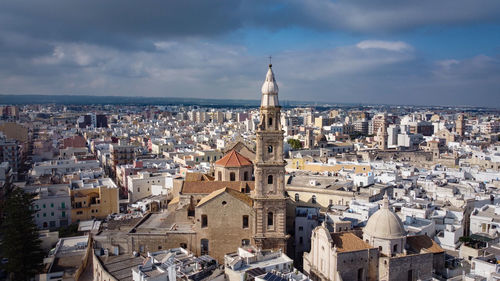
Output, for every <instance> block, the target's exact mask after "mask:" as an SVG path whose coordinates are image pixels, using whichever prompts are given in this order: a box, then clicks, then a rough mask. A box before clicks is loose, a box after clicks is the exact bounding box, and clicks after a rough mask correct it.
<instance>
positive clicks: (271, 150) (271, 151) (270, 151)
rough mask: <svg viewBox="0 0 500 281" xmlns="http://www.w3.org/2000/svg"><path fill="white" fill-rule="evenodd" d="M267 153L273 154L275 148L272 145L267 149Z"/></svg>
mask: <svg viewBox="0 0 500 281" xmlns="http://www.w3.org/2000/svg"><path fill="white" fill-rule="evenodd" d="M267 152H268V153H273V146H272V145H270V146H268V147H267Z"/></svg>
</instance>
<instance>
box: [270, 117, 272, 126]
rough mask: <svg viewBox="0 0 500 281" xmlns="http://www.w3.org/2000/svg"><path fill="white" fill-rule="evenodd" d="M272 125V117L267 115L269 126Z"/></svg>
mask: <svg viewBox="0 0 500 281" xmlns="http://www.w3.org/2000/svg"><path fill="white" fill-rule="evenodd" d="M272 125H273V118H272V117H269V126H272Z"/></svg>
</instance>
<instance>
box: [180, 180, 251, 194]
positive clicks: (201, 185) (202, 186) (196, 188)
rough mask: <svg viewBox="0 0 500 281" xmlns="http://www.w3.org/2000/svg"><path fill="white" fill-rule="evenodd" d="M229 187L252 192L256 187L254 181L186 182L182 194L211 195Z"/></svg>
mask: <svg viewBox="0 0 500 281" xmlns="http://www.w3.org/2000/svg"><path fill="white" fill-rule="evenodd" d="M224 187H228V188H230V189H233V190H236V191H242V190H244V191H245V192H246V191H247V190H249V191H251V190H253V189H254V187H255V182H253V181H185V182H184V184H183V185H182V190H181V193H182V194H210V193H212V192H214V191H216V190H218V189H221V188H224Z"/></svg>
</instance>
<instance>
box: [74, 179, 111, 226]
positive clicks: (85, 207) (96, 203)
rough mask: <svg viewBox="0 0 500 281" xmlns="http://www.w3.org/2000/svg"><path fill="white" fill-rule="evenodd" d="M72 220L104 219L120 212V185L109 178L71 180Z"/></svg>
mask: <svg viewBox="0 0 500 281" xmlns="http://www.w3.org/2000/svg"><path fill="white" fill-rule="evenodd" d="M70 186H71V220H72V222H79V221H85V220H91V219H104V218H106V217H107V216H108V215H109V214H113V213H118V212H119V204H118V203H119V202H118V200H119V198H118V187H117V186H116V184H115V183H114V182H113V181H112V180H111V179H109V178H104V179H91V180H76V181H72V182H71V185H70Z"/></svg>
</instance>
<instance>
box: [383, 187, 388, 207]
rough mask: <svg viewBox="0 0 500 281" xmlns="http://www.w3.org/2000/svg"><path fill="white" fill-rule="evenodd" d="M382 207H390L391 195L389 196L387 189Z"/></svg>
mask: <svg viewBox="0 0 500 281" xmlns="http://www.w3.org/2000/svg"><path fill="white" fill-rule="evenodd" d="M382 208H383V209H389V197H387V191H386V192H385V194H384V199H383V200H382Z"/></svg>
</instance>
